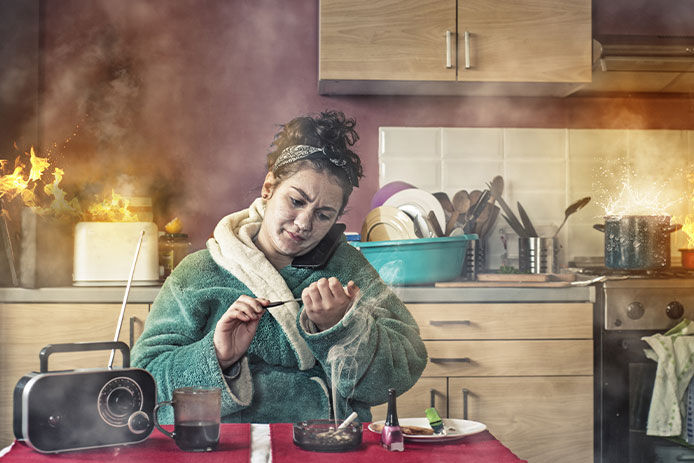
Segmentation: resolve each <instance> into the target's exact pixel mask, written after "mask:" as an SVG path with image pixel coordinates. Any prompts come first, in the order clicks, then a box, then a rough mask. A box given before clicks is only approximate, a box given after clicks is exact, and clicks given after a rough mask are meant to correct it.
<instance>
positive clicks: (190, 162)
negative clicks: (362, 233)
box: [0, 0, 694, 248]
mask: <svg viewBox="0 0 694 463" xmlns="http://www.w3.org/2000/svg"><path fill="white" fill-rule="evenodd" d="M7 1H9V0H7ZM7 1H6V2H4V3H3V5H4V4H5V3H7ZM16 1H19V0H16ZM601 1H603V0H601ZM38 4H39V6H40V44H41V53H40V69H41V82H40V87H41V101H40V111H39V114H38V115H36V114H31V112H30V111H26V112H25V113H21V114H15V115H13V117H14V118H15V120H20V121H21V122H22V123H23V124H25V125H30V124H32V123H34V121H35V120H36V118H37V117H38V120H39V127H40V135H39V139H38V140H35V139H32V137H31V136H24V135H23V134H24V133H26V131H24V130H22V129H18V130H17V136H16V138H18V139H19V138H21V139H19V140H12V139H10V138H6V139H4V140H0V146H1V147H2V151H0V152H3V154H5V155H6V156H5V157H7V158H11V157H12V156H13V155H14V153H13V150H12V148H11V146H12V142H13V141H18V142H19V144H20V147H23V146H27V145H30V144H38V145H40V147H41V148H42V150H43V151H44V152H48V151H51V155H52V158H53V159H54V160H55V162H56V164H60V165H61V166H63V168H64V169H65V171H66V174H65V179H64V184H65V186H66V187H69V188H70V191H71V192H72V193H73V194H77V195H79V196H80V197H81V198H88V197H90V196H91V195H92V194H93V193H95V192H101V191H110V188H112V187H114V186H116V187H119V188H128V187H124V186H123V185H126V184H130V188H131V189H132V190H133V191H135V192H136V193H137V194H150V195H152V196H154V197H155V199H156V200H157V201H158V206H157V210H156V211H155V212H156V215H157V216H156V221H157V222H158V223H159V224H160V225H163V223H165V222H166V221H167V220H168V219H170V218H171V217H173V216H175V215H178V216H180V217H181V218H182V219H183V222H184V224H185V230H186V231H188V232H189V233H190V234H191V235H192V238H193V242H194V245H195V247H196V248H199V247H202V246H203V244H204V241H205V239H206V238H207V237H208V236H209V235H210V233H211V231H212V229H213V227H214V225H215V224H216V222H217V221H218V220H219V218H220V217H221V216H223V215H225V214H227V213H229V212H230V211H234V210H237V209H239V208H243V207H245V206H246V205H247V204H248V203H249V202H250V200H251V199H252V198H253V197H255V196H256V195H257V194H258V192H259V188H260V182H261V180H262V178H263V176H264V156H265V154H266V153H267V151H268V147H269V145H270V143H271V141H272V139H273V136H274V134H275V133H276V131H277V130H278V125H279V124H281V123H283V122H286V121H287V120H289V119H290V118H292V117H294V116H296V115H299V114H304V113H308V112H317V111H320V110H323V109H325V108H337V109H340V110H342V111H344V112H345V113H347V114H348V115H350V116H354V117H355V118H356V119H357V121H358V127H359V129H360V135H361V140H360V141H359V143H358V145H357V147H358V152H359V153H360V154H361V155H362V157H363V160H364V164H365V171H366V175H367V176H366V178H365V179H364V181H363V184H362V186H361V187H360V188H359V189H358V190H357V191H356V192H355V193H354V195H353V197H352V200H351V205H350V206H351V207H350V211H349V212H348V213H347V215H346V216H345V218H344V221H345V222H346V223H347V224H348V227H349V229H351V230H358V229H359V228H360V226H361V222H362V220H363V218H364V216H365V215H366V213H367V212H368V208H369V202H370V198H371V196H372V195H373V193H374V192H375V191H376V189H377V188H378V128H379V127H381V126H388V127H401V126H417V127H499V128H504V127H515V128H548V129H553V128H561V129H565V128H568V129H597V128H600V129H674V130H685V129H694V102H693V100H692V98H690V97H677V98H673V97H670V96H655V97H640V96H634V95H624V96H622V97H619V98H605V97H603V98H583V97H582V98H567V99H554V98H475V97H455V98H451V97H361V96H351V97H322V96H319V95H318V94H317V91H316V89H317V80H316V75H317V33H318V31H317V22H318V18H317V14H318V2H317V1H314V0H287V1H282V2H279V1H271V0H234V1H223V0H204V1H201V0H180V1H176V2H169V1H166V0H119V1H118V2H113V1H109V0H61V1H60V2H55V1H46V0H41V1H39V2H38ZM11 62H12V60H10V63H11ZM0 77H1V76H0ZM3 117H7V115H3ZM461 187H463V185H461Z"/></svg>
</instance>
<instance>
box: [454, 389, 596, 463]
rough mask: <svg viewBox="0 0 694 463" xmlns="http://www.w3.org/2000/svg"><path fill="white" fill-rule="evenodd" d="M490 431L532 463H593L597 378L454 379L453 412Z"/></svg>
mask: <svg viewBox="0 0 694 463" xmlns="http://www.w3.org/2000/svg"><path fill="white" fill-rule="evenodd" d="M463 389H466V390H467V391H468V392H467V419H469V420H474V421H479V422H482V423H484V424H486V425H487V427H488V428H489V431H490V432H491V433H492V434H493V435H494V436H496V437H497V438H498V439H499V440H500V441H501V442H502V443H503V444H504V445H506V446H507V447H508V448H509V449H510V450H511V451H512V452H513V453H515V454H516V455H517V456H518V457H520V458H522V459H527V460H528V461H529V462H530V463H555V462H557V461H561V462H563V463H567V462H576V463H579V462H580V463H585V462H587V461H593V377H592V376H565V377H562V376H547V377H542V376H536V377H486V378H485V377H482V378H449V397H448V400H449V407H450V408H449V412H450V415H451V417H453V418H463V410H464V397H463Z"/></svg>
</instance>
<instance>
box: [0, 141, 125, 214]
mask: <svg viewBox="0 0 694 463" xmlns="http://www.w3.org/2000/svg"><path fill="white" fill-rule="evenodd" d="M27 157H28V160H27V159H26V158H27ZM6 167H7V161H4V160H3V161H2V162H0V174H1V175H0V210H1V212H2V213H3V214H7V212H6V211H5V210H3V209H2V203H3V202H9V201H12V200H14V199H15V198H20V199H21V200H22V202H23V203H24V205H25V206H27V207H30V208H31V209H32V210H33V211H34V212H35V213H36V214H39V215H44V216H46V215H50V216H55V217H59V218H70V219H77V220H80V221H91V222H96V221H99V222H136V221H137V220H138V217H137V215H136V214H134V213H133V212H132V211H130V210H129V209H128V205H129V201H128V200H127V199H126V198H124V197H123V196H120V195H118V194H116V193H115V192H113V191H112V192H111V197H110V198H105V199H104V200H102V201H98V200H97V201H95V202H94V203H93V204H90V205H89V206H88V207H87V208H86V210H83V209H82V207H81V206H80V203H79V201H78V199H77V198H72V199H70V198H68V195H67V193H66V192H65V190H63V189H62V188H61V187H60V182H61V181H62V180H63V177H64V176H65V171H64V170H63V169H61V168H59V167H54V168H53V170H52V172H51V175H48V170H49V168H50V167H51V163H50V159H49V158H48V157H40V156H38V155H37V154H36V152H35V151H34V148H33V147H31V149H30V151H29V153H23V156H22V155H20V156H19V157H17V159H16V161H15V167H14V170H13V171H12V173H8V174H5V169H6ZM27 171H28V173H27Z"/></svg>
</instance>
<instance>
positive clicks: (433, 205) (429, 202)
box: [383, 188, 446, 229]
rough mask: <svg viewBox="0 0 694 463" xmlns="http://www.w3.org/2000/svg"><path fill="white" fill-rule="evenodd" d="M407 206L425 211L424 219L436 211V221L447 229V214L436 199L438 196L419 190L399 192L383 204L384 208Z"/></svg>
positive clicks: (411, 189) (412, 189)
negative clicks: (430, 212)
mask: <svg viewBox="0 0 694 463" xmlns="http://www.w3.org/2000/svg"><path fill="white" fill-rule="evenodd" d="M407 204H410V205H413V206H416V207H417V208H419V209H420V210H421V211H423V214H424V217H426V216H427V215H428V214H429V211H434V214H435V215H436V220H438V221H439V225H440V226H441V228H442V229H445V228H446V214H445V213H444V212H443V206H441V203H440V202H439V200H438V199H436V196H434V195H432V194H431V193H428V192H426V191H424V190H420V189H419V188H410V189H407V190H401V191H398V192H397V193H395V194H394V195H393V196H391V197H390V198H388V199H387V200H386V202H384V203H383V205H384V206H393V207H397V208H399V207H400V206H403V205H407Z"/></svg>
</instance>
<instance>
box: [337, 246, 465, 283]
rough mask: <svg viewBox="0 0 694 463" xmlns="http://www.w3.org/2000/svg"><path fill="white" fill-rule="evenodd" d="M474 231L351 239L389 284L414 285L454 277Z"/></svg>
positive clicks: (448, 279) (459, 271) (452, 278)
mask: <svg viewBox="0 0 694 463" xmlns="http://www.w3.org/2000/svg"><path fill="white" fill-rule="evenodd" d="M476 239H477V235H475V234H469V235H459V236H444V237H441V238H418V239H413V240H392V241H368V242H362V241H353V242H351V243H350V244H351V245H352V246H354V247H356V248H357V249H359V250H360V251H361V252H362V254H363V255H364V257H366V260H368V261H369V263H370V264H371V265H372V266H373V267H374V268H375V269H376V270H377V271H378V274H379V275H380V276H381V278H382V279H383V281H385V282H386V283H387V284H389V285H417V284H426V283H435V282H437V281H450V280H454V279H455V278H458V277H459V276H460V275H461V273H462V271H463V265H464V264H465V255H466V251H467V247H468V242H469V241H471V240H476Z"/></svg>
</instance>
